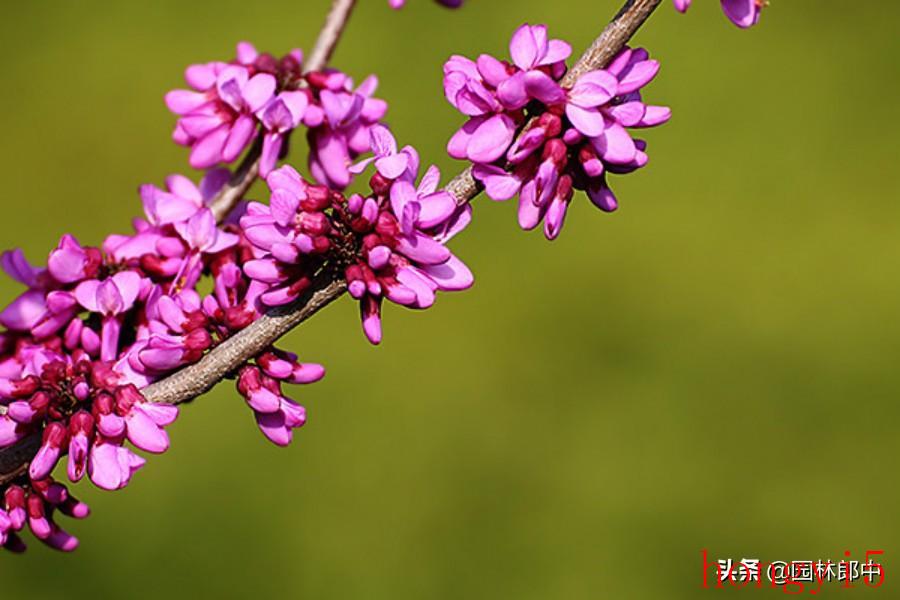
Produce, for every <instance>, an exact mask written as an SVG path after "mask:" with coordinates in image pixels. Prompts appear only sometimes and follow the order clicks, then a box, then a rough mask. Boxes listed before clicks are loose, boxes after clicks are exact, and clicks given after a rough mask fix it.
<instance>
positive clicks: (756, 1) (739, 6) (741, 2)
mask: <svg viewBox="0 0 900 600" xmlns="http://www.w3.org/2000/svg"><path fill="white" fill-rule="evenodd" d="M691 1H692V0H673V2H674V3H675V9H676V10H678V11H679V12H687V9H688V8H690V7H691ZM721 2H722V10H723V11H724V12H725V16H726V17H728V18H729V20H731V22H732V23H734V24H735V25H737V26H738V27H741V28H743V29H746V28H747V27H752V26H753V25H756V23H758V22H759V15H760V13H761V12H762V9H763V7H765V6H766V0H721Z"/></svg>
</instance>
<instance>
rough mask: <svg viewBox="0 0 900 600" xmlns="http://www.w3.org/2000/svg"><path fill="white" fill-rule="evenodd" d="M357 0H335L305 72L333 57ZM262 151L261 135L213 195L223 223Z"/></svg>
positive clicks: (254, 171) (253, 173)
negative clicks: (228, 178) (229, 177)
mask: <svg viewBox="0 0 900 600" xmlns="http://www.w3.org/2000/svg"><path fill="white" fill-rule="evenodd" d="M355 5H356V0H334V1H333V2H332V4H331V10H330V11H328V16H327V17H325V24H324V25H323V26H322V30H321V31H320V32H319V37H318V39H317V40H316V44H315V46H313V49H312V52H310V53H309V56H308V57H307V59H306V60H305V61H304V64H303V70H304V72H305V73H312V72H313V71H321V70H322V69H324V68H325V66H326V65H327V64H328V61H329V60H331V55H332V54H334V49H335V48H337V44H338V42H339V41H340V39H341V34H342V33H343V32H344V27H346V26H347V22H348V21H349V20H350V14H351V13H352V12H353V7H354V6H355ZM261 153H262V138H261V136H258V137H257V139H256V142H255V143H254V144H253V146H252V147H251V148H250V150H249V151H248V152H247V155H246V156H245V157H244V160H243V161H241V164H240V166H239V167H238V168H237V170H236V171H235V172H234V174H233V175H232V176H231V180H230V181H229V182H228V183H227V184H225V187H223V188H222V189H221V190H219V193H218V194H216V195H215V197H213V199H212V200H211V201H210V203H209V208H210V210H212V212H213V215H215V217H216V220H217V221H219V222H222V221H223V220H225V218H226V217H227V216H228V215H229V214H230V213H231V211H232V210H233V209H234V207H235V205H237V203H238V202H240V201H241V199H242V198H243V197H244V196H245V195H246V193H247V191H248V190H249V189H250V186H252V185H253V183H254V182H255V181H256V178H257V177H258V176H259V156H260V154H261Z"/></svg>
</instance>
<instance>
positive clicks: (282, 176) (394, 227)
mask: <svg viewBox="0 0 900 600" xmlns="http://www.w3.org/2000/svg"><path fill="white" fill-rule="evenodd" d="M371 145H372V148H373V151H374V154H375V156H374V157H373V158H370V159H367V160H365V161H363V162H361V163H359V164H357V165H353V166H352V167H351V169H350V170H351V171H353V172H355V173H361V172H362V171H363V170H364V169H365V168H366V166H367V165H369V164H371V163H374V165H375V168H376V173H375V175H373V177H372V179H371V180H370V188H371V193H370V194H368V195H366V196H363V195H361V194H353V195H351V196H350V197H349V198H345V197H344V196H343V195H342V194H340V193H339V192H337V191H335V190H333V189H328V188H327V187H324V186H317V185H311V184H310V183H308V182H306V181H305V180H304V179H303V178H302V177H301V176H300V174H299V173H297V171H295V170H294V169H293V168H291V167H289V166H284V167H281V168H280V169H278V170H276V171H273V172H272V173H271V174H270V175H269V177H268V178H267V180H266V181H267V183H268V184H269V188H270V190H271V192H272V195H271V199H270V202H269V205H268V206H267V205H263V204H258V203H253V204H250V205H249V206H248V207H247V211H246V213H245V215H244V216H243V217H242V218H241V229H242V233H243V235H244V237H246V239H247V240H249V241H250V243H251V244H252V245H253V247H254V255H255V258H254V259H253V260H251V261H248V262H247V263H246V264H245V265H244V273H245V274H246V275H247V276H248V277H249V278H250V279H251V280H252V281H254V282H256V283H258V284H261V285H262V286H264V287H265V291H264V292H262V294H261V295H260V300H261V301H262V303H263V304H264V305H266V306H280V305H284V304H288V303H290V302H293V301H294V300H296V299H297V298H298V297H299V295H300V294H302V293H303V291H304V290H306V289H307V288H308V287H309V285H310V284H311V282H312V280H313V278H314V277H315V275H316V274H317V273H318V272H319V271H320V270H321V269H322V268H323V267H324V265H325V257H326V256H328V255H330V256H335V255H337V256H341V257H343V262H344V263H345V270H344V274H345V277H346V279H347V284H348V289H349V291H350V294H351V296H353V297H354V298H355V299H357V300H359V301H360V307H361V313H362V322H363V330H364V332H365V334H366V337H368V339H369V341H371V342H372V343H373V344H378V343H379V342H380V341H381V318H380V315H381V304H382V300H383V299H384V298H387V299H388V300H390V301H392V302H394V303H396V304H400V305H403V306H407V307H410V308H428V307H429V306H431V305H432V304H434V300H435V292H436V291H439V290H442V291H455V290H463V289H466V288H468V287H469V286H470V285H471V284H472V274H471V273H470V272H469V270H468V269H467V268H466V266H465V265H464V264H463V263H462V262H461V261H460V260H459V259H457V258H456V257H455V256H454V255H453V254H452V253H451V252H450V250H449V249H447V247H446V243H447V242H448V241H449V240H450V239H451V238H452V237H453V236H454V235H455V234H456V233H458V232H459V231H461V230H462V229H464V228H465V226H466V225H467V224H468V223H469V221H470V219H471V208H470V207H469V206H468V205H466V206H462V207H459V206H457V205H456V202H455V200H454V198H453V196H451V195H450V194H449V193H447V192H444V191H438V190H437V188H438V182H439V179H440V172H439V171H438V170H437V168H436V167H431V168H430V169H428V170H427V172H426V173H425V175H424V176H423V177H422V180H421V182H420V183H419V184H418V187H416V180H417V178H418V171H419V156H418V153H417V152H416V151H415V149H414V148H412V147H410V146H407V147H405V148H403V149H402V150H398V148H397V143H396V141H395V140H394V137H393V136H392V135H391V133H390V132H389V131H388V130H387V128H385V127H383V126H380V125H377V126H375V127H373V128H372V130H371Z"/></svg>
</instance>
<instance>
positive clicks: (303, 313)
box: [0, 0, 662, 485]
mask: <svg viewBox="0 0 900 600" xmlns="http://www.w3.org/2000/svg"><path fill="white" fill-rule="evenodd" d="M661 2H662V0H628V2H626V4H625V6H624V7H622V10H620V11H619V14H618V15H616V17H615V18H614V19H613V21H612V22H611V23H610V24H609V25H607V27H606V29H604V30H603V33H602V34H601V35H600V37H598V38H597V39H596V40H595V41H594V43H593V44H592V45H591V47H590V48H588V50H587V51H586V52H585V53H584V54H583V55H582V57H581V58H580V59H579V60H578V62H577V63H576V64H575V65H574V66H573V67H572V69H571V70H570V71H569V73H568V74H567V75H566V77H565V78H564V79H563V81H562V83H563V85H571V84H572V83H573V82H574V80H575V79H577V78H578V77H579V76H580V75H581V74H583V73H586V72H588V71H591V70H594V69H600V68H603V67H604V66H606V64H607V63H608V62H609V61H610V60H611V59H612V58H613V57H614V56H615V55H616V54H618V53H619V52H620V51H621V50H622V48H623V47H624V46H625V44H627V43H628V40H629V39H631V36H633V35H634V33H635V32H636V31H637V30H638V29H639V28H640V27H641V25H642V24H643V23H644V21H646V20H647V17H649V16H650V14H651V13H652V12H653V11H654V10H655V9H656V7H657V6H659V4H660V3H661ZM353 4H354V0H335V2H334V5H333V7H332V15H334V14H335V11H337V10H338V9H342V10H344V11H346V12H345V13H344V17H343V21H336V22H335V23H332V22H331V15H330V16H329V20H328V22H327V23H326V30H328V31H329V33H328V36H329V37H327V38H325V39H328V40H331V42H330V43H328V44H326V45H325V46H324V47H323V49H322V50H319V51H318V52H317V51H316V50H314V51H313V58H317V57H321V58H317V60H327V58H328V56H330V53H331V51H332V50H333V47H334V43H335V41H336V37H337V36H339V34H340V30H341V28H342V27H343V25H342V23H344V22H346V15H347V14H349V10H350V8H352V7H353ZM325 33H326V32H325V30H323V33H322V36H320V41H321V40H322V39H323V37H324V36H325ZM316 46H317V50H318V47H319V44H317V45H316ZM328 48H330V49H328ZM526 127H527V125H526ZM248 187H249V186H248ZM445 189H446V190H447V191H449V192H451V193H452V194H454V195H455V196H456V198H457V201H458V202H459V203H460V204H462V203H464V202H468V201H470V200H472V199H473V198H475V197H476V196H477V195H478V194H479V192H480V191H481V190H480V187H479V185H478V183H477V182H476V181H475V180H474V179H473V178H472V173H471V169H466V170H465V171H463V172H462V173H460V174H459V175H457V176H456V177H454V178H453V180H451V181H450V182H449V183H448V184H447V186H446V188H445ZM346 289H347V286H346V283H345V282H344V280H343V277H342V274H341V273H339V272H330V271H325V272H324V273H323V274H321V275H320V276H319V277H318V278H317V279H316V280H315V281H314V283H313V285H312V286H311V288H310V289H309V290H307V292H306V293H305V294H304V295H303V296H302V297H301V298H299V299H298V300H297V301H296V302H294V303H293V304H291V305H288V306H286V307H283V308H281V309H278V310H275V311H272V312H270V313H269V314H267V315H264V316H263V317H261V318H260V319H258V320H257V321H255V322H254V323H252V324H251V325H250V326H249V327H247V328H246V329H244V330H242V331H241V332H240V333H238V334H237V335H235V336H234V337H232V338H230V339H228V340H227V341H225V342H224V343H222V344H220V345H219V346H217V347H216V348H214V349H213V350H212V351H210V352H209V353H208V354H207V355H206V356H204V357H203V359H202V360H200V362H198V363H195V364H193V365H191V366H189V367H186V368H184V369H182V370H180V371H178V372H177V373H175V374H173V375H170V376H169V377H167V378H165V379H163V380H161V381H159V382H157V383H154V384H153V385H151V386H149V387H147V388H146V389H145V390H144V395H145V397H146V398H147V399H148V400H150V401H151V402H164V403H168V404H180V403H182V402H187V401H189V400H192V399H194V398H196V397H197V396H198V395H200V394H202V393H204V392H206V391H208V390H209V389H211V388H212V387H213V386H214V385H215V384H216V383H217V382H218V381H220V380H221V379H222V378H223V377H225V376H226V375H228V374H229V373H232V372H233V371H234V370H236V369H237V368H238V367H240V366H241V365H242V364H244V363H245V362H247V361H248V360H250V359H252V358H253V357H254V356H256V355H258V354H259V353H260V352H261V351H262V350H264V349H265V348H267V347H269V346H270V345H272V344H273V343H275V342H276V341H277V340H278V339H279V338H281V337H282V336H283V335H284V334H286V333H287V332H288V331H290V330H291V329H293V328H294V327H296V326H297V325H299V324H300V323H302V322H303V321H305V320H306V319H308V318H309V317H311V316H312V315H314V314H316V313H317V312H318V311H319V310H321V309H322V308H324V307H325V306H327V305H328V304H330V303H331V302H333V301H334V300H336V299H337V298H339V297H340V296H341V295H342V294H343V293H344V292H345V291H346ZM39 441H40V440H39V438H37V440H35V438H34V436H32V437H30V438H26V439H25V440H23V441H20V442H19V443H18V444H16V445H15V446H12V447H10V448H7V449H5V450H2V451H0V485H3V484H4V483H6V482H7V481H9V480H10V479H11V477H14V476H17V475H21V474H22V473H24V469H25V468H26V467H27V461H28V460H30V457H32V456H34V453H35V452H36V450H37V447H38V443H39ZM10 474H13V475H10Z"/></svg>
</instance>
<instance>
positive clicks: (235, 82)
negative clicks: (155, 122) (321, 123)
mask: <svg viewBox="0 0 900 600" xmlns="http://www.w3.org/2000/svg"><path fill="white" fill-rule="evenodd" d="M186 79H187V80H188V84H189V85H191V86H192V87H194V90H195V91H190V90H174V91H172V92H169V93H168V94H167V95H166V105H167V106H168V107H169V110H171V111H172V112H173V113H175V114H177V115H179V117H180V118H179V120H178V124H177V125H176V127H175V133H174V136H173V139H174V140H175V142H176V143H178V144H181V145H183V146H190V147H191V157H190V164H191V166H192V167H194V168H195V169H205V168H208V167H212V166H215V165H216V164H219V163H221V162H231V161H233V160H235V159H236V158H237V157H238V156H240V155H241V153H243V151H244V150H245V149H246V148H247V146H249V144H250V142H251V141H252V140H253V137H254V135H255V132H256V120H255V117H254V113H255V112H256V111H258V110H260V109H261V108H262V107H263V106H265V105H266V103H267V102H269V100H270V99H271V98H272V96H273V95H274V93H275V87H276V80H275V77H273V76H272V75H270V74H268V73H257V74H255V75H252V76H251V73H250V69H248V68H247V67H245V66H241V65H226V64H223V63H211V64H210V65H206V66H202V65H194V67H193V68H192V69H189V71H188V73H187V76H186Z"/></svg>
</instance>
